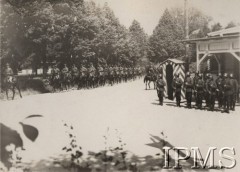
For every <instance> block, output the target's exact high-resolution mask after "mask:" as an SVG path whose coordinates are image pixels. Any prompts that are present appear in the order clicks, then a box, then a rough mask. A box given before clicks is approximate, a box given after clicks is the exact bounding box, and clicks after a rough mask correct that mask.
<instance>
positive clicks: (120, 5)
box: [93, 0, 240, 34]
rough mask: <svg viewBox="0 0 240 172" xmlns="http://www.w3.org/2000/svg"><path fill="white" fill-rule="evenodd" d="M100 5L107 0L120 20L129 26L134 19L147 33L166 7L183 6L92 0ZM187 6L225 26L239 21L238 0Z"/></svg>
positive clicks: (202, 0)
mask: <svg viewBox="0 0 240 172" xmlns="http://www.w3.org/2000/svg"><path fill="white" fill-rule="evenodd" d="M93 1H94V2H96V4H100V5H101V6H102V5H103V4H104V3H105V2H107V3H108V5H109V6H110V7H111V8H112V10H113V11H114V12H115V15H116V16H117V17H118V18H119V20H120V22H121V23H122V24H123V25H125V26H126V27H129V26H130V24H131V23H132V21H133V20H134V19H136V20H137V21H139V22H140V23H141V25H142V27H143V28H144V29H145V31H146V32H147V33H148V34H151V33H152V31H153V29H154V28H155V27H156V25H157V23H158V21H159V19H160V17H161V15H162V14H163V12H164V10H165V9H166V8H171V7H175V6H177V7H183V6H184V0H93ZM188 1H189V6H192V7H195V8H198V9H200V10H201V11H202V12H204V13H205V14H207V15H209V16H211V17H212V18H213V20H214V22H220V23H221V24H222V25H223V26H226V24H227V23H229V22H230V21H234V22H236V23H240V10H239V8H240V0H188Z"/></svg>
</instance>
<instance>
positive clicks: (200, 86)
mask: <svg viewBox="0 0 240 172" xmlns="http://www.w3.org/2000/svg"><path fill="white" fill-rule="evenodd" d="M195 90H196V105H197V108H198V109H202V101H203V97H204V80H203V79H202V78H201V77H199V78H198V79H197V80H196V83H195Z"/></svg>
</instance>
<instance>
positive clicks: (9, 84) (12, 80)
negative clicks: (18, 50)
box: [5, 76, 22, 100]
mask: <svg viewBox="0 0 240 172" xmlns="http://www.w3.org/2000/svg"><path fill="white" fill-rule="evenodd" d="M5 89H6V95H7V99H8V90H11V91H12V93H13V96H12V100H13V99H14V97H15V89H17V90H18V93H19V96H20V98H22V93H21V90H20V86H19V81H18V78H17V76H8V77H7V78H6V81H5Z"/></svg>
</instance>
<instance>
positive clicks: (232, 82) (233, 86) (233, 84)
mask: <svg viewBox="0 0 240 172" xmlns="http://www.w3.org/2000/svg"><path fill="white" fill-rule="evenodd" d="M230 85H231V89H232V92H231V99H230V100H231V102H230V107H231V110H233V111H235V104H236V99H237V93H238V81H237V80H236V79H235V78H234V76H233V74H232V73H231V74H230Z"/></svg>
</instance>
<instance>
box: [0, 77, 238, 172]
mask: <svg viewBox="0 0 240 172" xmlns="http://www.w3.org/2000/svg"><path fill="white" fill-rule="evenodd" d="M144 88H145V85H144V84H143V81H142V80H137V81H134V82H129V83H124V84H119V85H114V86H112V87H111V86H106V87H102V88H97V89H91V90H73V91H69V92H63V93H54V94H53V93H49V94H41V95H33V96H27V97H24V98H23V99H17V100H14V101H3V102H0V107H1V108H0V119H1V122H2V123H4V124H5V125H7V126H9V127H11V128H12V129H15V130H17V131H18V132H19V133H21V135H23V132H22V129H21V126H20V125H19V122H20V121H21V122H23V123H24V124H31V125H34V126H36V127H37V128H38V130H39V137H38V138H37V140H36V141H35V142H31V141H29V140H28V139H27V138H26V137H25V138H24V140H23V141H24V146H25V148H26V151H25V156H26V157H29V159H35V160H37V159H42V158H46V157H48V156H52V155H55V154H58V153H61V149H62V148H63V147H64V146H65V145H66V144H67V143H68V139H67V138H68V137H67V135H66V132H65V131H66V127H64V126H63V125H64V124H65V123H67V124H68V125H72V126H73V128H74V130H73V132H74V134H76V136H77V139H78V143H79V145H81V146H82V148H83V151H84V152H87V151H88V150H92V151H98V150H103V149H104V148H105V144H104V138H103V136H104V135H105V136H107V137H108V142H107V145H108V146H112V147H114V146H118V145H119V142H118V138H119V137H120V138H121V139H122V140H123V142H124V143H126V146H125V149H127V150H130V151H131V152H133V153H135V154H137V155H141V156H143V155H155V154H156V153H158V152H159V150H157V149H155V148H152V147H148V146H146V145H145V144H147V143H151V140H150V139H149V134H153V135H158V136H161V132H163V133H164V135H165V136H166V137H167V138H166V140H168V141H169V142H170V143H171V144H173V145H174V146H183V147H187V148H189V149H190V148H191V147H195V146H197V147H199V148H200V150H201V151H202V154H203V156H205V155H206V153H207V150H208V148H209V147H210V146H214V147H217V151H216V156H217V158H218V151H219V150H220V148H222V147H226V146H227V147H235V150H236V154H237V155H236V158H237V157H240V156H239V154H240V137H239V131H240V125H239V124H240V113H239V112H240V107H239V106H238V107H237V109H236V111H235V112H231V113H230V114H223V113H220V112H209V111H200V110H195V109H190V110H189V109H185V108H183V107H182V108H177V107H175V106H174V104H173V103H172V102H171V101H168V100H165V103H164V106H159V105H158V101H157V95H156V91H155V90H148V91H146V90H144ZM32 114H40V115H43V116H44V117H42V118H30V119H24V118H25V117H27V116H28V115H32ZM23 137H24V136H23ZM237 161H240V159H239V158H238V160H237ZM235 170H236V169H235Z"/></svg>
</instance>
